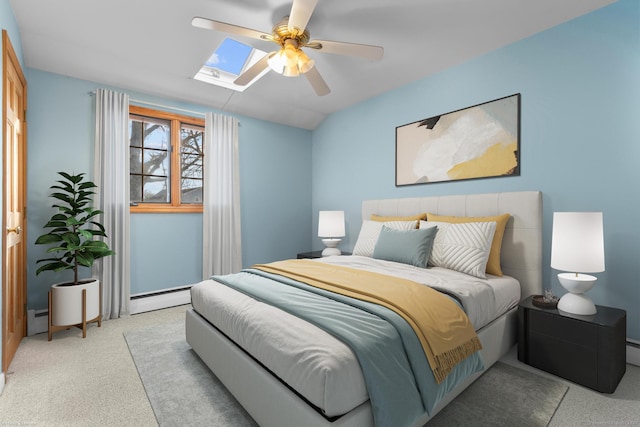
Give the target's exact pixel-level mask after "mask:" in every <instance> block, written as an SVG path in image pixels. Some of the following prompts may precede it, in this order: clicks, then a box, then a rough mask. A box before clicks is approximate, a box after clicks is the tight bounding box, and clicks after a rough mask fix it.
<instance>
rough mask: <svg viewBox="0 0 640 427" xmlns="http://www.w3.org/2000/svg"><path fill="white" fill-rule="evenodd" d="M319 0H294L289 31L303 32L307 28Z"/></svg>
mask: <svg viewBox="0 0 640 427" xmlns="http://www.w3.org/2000/svg"><path fill="white" fill-rule="evenodd" d="M316 4H318V0H293V4H292V5H291V13H290V14H289V23H288V24H287V26H288V27H289V31H291V32H292V33H294V34H295V33H298V34H302V33H303V32H304V30H305V28H307V24H308V23H309V19H310V18H311V14H312V13H313V10H314V9H315V8H316Z"/></svg>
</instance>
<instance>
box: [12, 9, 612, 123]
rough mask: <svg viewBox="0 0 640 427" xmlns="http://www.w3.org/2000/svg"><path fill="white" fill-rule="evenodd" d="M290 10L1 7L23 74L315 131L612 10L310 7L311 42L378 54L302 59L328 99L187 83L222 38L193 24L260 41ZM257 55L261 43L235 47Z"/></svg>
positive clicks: (289, 84) (292, 84) (272, 83)
mask: <svg viewBox="0 0 640 427" xmlns="http://www.w3.org/2000/svg"><path fill="white" fill-rule="evenodd" d="M291 1H292V0H56V1H51V0H11V6H12V8H13V11H14V14H15V17H16V20H17V21H18V26H19V28H20V32H21V36H22V48H23V54H24V60H25V65H26V66H27V67H30V68H35V69H39V70H44V71H48V72H52V73H58V74H62V75H66V76H70V77H75V78H78V79H84V80H90V81H94V82H98V83H101V84H105V85H112V86H116V87H119V88H123V89H128V90H134V91H138V92H143V93H148V94H152V95H156V96H160V97H163V98H169V99H176V100H182V101H188V102H191V103H194V104H201V105H204V106H208V107H211V108H213V109H218V110H224V111H229V112H234V113H239V114H243V115H246V116H251V117H256V118H260V119H264V120H268V121H272V122H277V123H283V124H287V125H291V126H297V127H301V128H306V129H314V128H315V127H316V126H317V125H318V124H319V123H320V122H321V121H322V120H323V119H324V118H325V117H326V116H327V115H328V114H330V113H332V112H335V111H338V110H341V109H343V108H345V107H348V106H350V105H353V104H355V103H357V102H360V101H364V100H366V99H368V98H371V97H373V96H376V95H379V94H381V93H383V92H386V91H389V90H392V89H394V88H397V87H400V86H403V85H405V84H408V83H410V82H413V81H416V80H419V79H421V78H424V77H426V76H428V75H431V74H433V73H437V72H439V71H442V70H444V69H446V68H448V67H451V66H453V65H456V64H460V63H462V62H464V61H466V60H469V59H471V58H473V57H477V56H479V55H482V54H484V53H487V52H490V51H492V50H494V49H497V48H499V47H502V46H505V45H507V44H510V43H513V42H515V41H517V40H520V39H523V38H525V37H528V36H530V35H532V34H535V33H537V32H540V31H543V30H545V29H548V28H551V27H553V26H556V25H558V24H560V23H563V22H566V21H568V20H570V19H572V18H574V17H577V16H580V15H582V14H585V13H588V12H590V11H593V10H595V9H598V8H600V7H603V6H605V5H607V4H610V3H613V2H614V1H615V0H319V2H318V5H317V7H316V9H315V12H314V14H313V15H312V17H311V20H310V21H309V24H308V26H307V28H308V29H309V31H310V32H311V39H324V40H336V41H345V42H352V43H362V44H371V45H379V46H382V47H384V58H383V59H382V60H381V61H377V62H369V61H367V60H364V59H359V58H352V57H345V56H338V55H331V54H322V53H320V52H317V51H314V50H312V49H307V50H306V51H307V54H308V55H309V56H310V57H312V58H313V59H314V60H315V61H316V67H317V68H318V70H319V72H320V73H321V74H322V76H323V77H324V79H325V81H326V82H327V84H328V85H329V87H330V88H331V93H330V94H329V95H327V96H323V97H318V96H317V95H316V94H315V93H314V91H313V90H312V88H311V86H310V85H309V83H308V82H307V79H305V78H304V77H283V76H281V75H278V74H276V73H273V72H269V73H267V75H265V76H264V77H263V78H262V79H260V80H259V81H257V82H256V83H255V84H254V85H253V86H251V87H249V88H248V89H247V90H246V91H245V92H242V93H241V92H235V91H232V90H229V89H223V88H220V87H216V86H212V85H207V84H205V83H202V82H199V81H197V80H194V79H193V76H194V75H195V74H196V72H197V71H198V70H199V69H200V67H201V66H202V64H203V63H204V62H205V60H206V59H207V58H208V57H209V56H210V55H211V53H212V52H213V51H214V50H215V48H216V47H217V46H218V45H219V43H220V42H221V41H222V39H223V38H224V37H225V34H224V33H218V32H215V31H208V30H203V29H200V28H194V27H192V26H191V19H192V18H193V17H194V16H201V17H204V18H209V19H214V20H217V21H223V22H228V23H231V24H235V25H240V26H243V27H248V28H252V29H256V30H259V31H264V32H266V33H270V32H271V27H272V26H273V24H275V23H276V22H277V21H279V20H280V19H281V18H282V17H283V16H285V15H288V14H289V11H290V9H291ZM236 38H237V39H238V40H240V41H243V42H246V43H248V44H251V45H253V46H254V47H256V48H259V49H261V50H265V51H272V50H275V49H276V48H277V46H276V45H275V44H273V43H271V42H266V41H260V40H254V39H241V38H240V37H236Z"/></svg>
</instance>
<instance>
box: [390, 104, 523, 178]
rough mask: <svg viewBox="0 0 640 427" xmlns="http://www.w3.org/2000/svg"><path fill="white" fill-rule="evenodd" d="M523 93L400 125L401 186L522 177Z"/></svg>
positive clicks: (398, 159)
mask: <svg viewBox="0 0 640 427" xmlns="http://www.w3.org/2000/svg"><path fill="white" fill-rule="evenodd" d="M520 98H521V95H520V94H519V93H516V94H513V95H509V96H505V97H503V98H499V99H494V100H492V101H487V102H484V103H481V104H477V105H473V106H471V107H466V108H463V109H460V110H456V111H452V112H449V113H445V114H441V115H438V116H433V117H429V118H426V119H422V120H418V121H415V122H412V123H408V124H406V125H402V126H397V127H396V187H401V186H406V185H416V184H431V183H436V182H450V181H461V180H469V179H482V178H493V177H507V176H520V102H521V99H520Z"/></svg>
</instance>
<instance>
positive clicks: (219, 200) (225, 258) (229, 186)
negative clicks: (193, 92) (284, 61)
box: [202, 113, 242, 279]
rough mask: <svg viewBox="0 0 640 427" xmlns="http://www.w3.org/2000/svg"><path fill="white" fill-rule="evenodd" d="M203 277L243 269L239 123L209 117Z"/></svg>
mask: <svg viewBox="0 0 640 427" xmlns="http://www.w3.org/2000/svg"><path fill="white" fill-rule="evenodd" d="M204 190H205V191H204V194H203V198H202V200H203V215H202V219H203V224H202V231H203V236H202V243H203V248H202V274H203V278H204V279H208V278H209V277H211V276H212V275H214V274H229V273H235V272H238V271H240V269H242V244H241V229H240V172H239V161H238V120H237V119H236V118H234V117H231V116H225V115H220V114H213V113H207V114H206V115H205V137H204Z"/></svg>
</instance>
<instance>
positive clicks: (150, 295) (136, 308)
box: [27, 285, 191, 336]
mask: <svg viewBox="0 0 640 427" xmlns="http://www.w3.org/2000/svg"><path fill="white" fill-rule="evenodd" d="M130 301H131V303H130V305H129V310H130V312H131V314H139V313H145V312H147V311H154V310H160V309H163V308H169V307H175V306H178V305H185V304H189V303H191V285H189V286H181V287H177V288H169V289H163V290H161V291H155V292H146V293H141V294H135V295H131V297H130ZM48 328H49V311H48V310H47V309H44V310H27V335H28V336H31V335H35V334H40V333H43V332H47V329H48Z"/></svg>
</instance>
